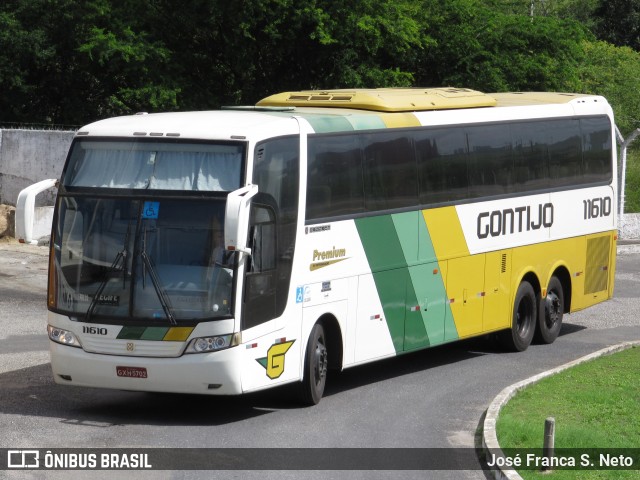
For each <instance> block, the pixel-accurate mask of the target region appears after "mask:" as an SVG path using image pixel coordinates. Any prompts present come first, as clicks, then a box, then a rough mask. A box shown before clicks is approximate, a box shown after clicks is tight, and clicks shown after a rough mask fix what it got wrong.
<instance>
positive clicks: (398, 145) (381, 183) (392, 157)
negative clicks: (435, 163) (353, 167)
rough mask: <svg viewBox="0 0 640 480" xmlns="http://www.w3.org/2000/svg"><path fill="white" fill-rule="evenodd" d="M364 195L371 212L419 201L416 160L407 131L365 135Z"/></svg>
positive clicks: (367, 208) (366, 206)
mask: <svg viewBox="0 0 640 480" xmlns="http://www.w3.org/2000/svg"><path fill="white" fill-rule="evenodd" d="M362 140H363V145H364V198H365V208H366V210H367V211H369V212H375V211H378V210H388V209H392V208H402V207H408V206H412V205H416V204H417V203H418V184H417V179H416V159H415V155H414V152H413V147H412V145H411V141H410V137H409V136H408V135H407V133H406V132H402V131H401V132H390V133H384V134H372V135H363V137H362Z"/></svg>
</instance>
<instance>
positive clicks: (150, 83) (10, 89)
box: [0, 0, 640, 128]
mask: <svg viewBox="0 0 640 480" xmlns="http://www.w3.org/2000/svg"><path fill="white" fill-rule="evenodd" d="M639 3H640V0H626V1H624V0H614V1H606V2H605V1H604V0H451V1H446V2H443V1H442V0H419V1H416V0H341V1H339V0H322V1H320V0H296V1H294V0H237V1H234V2H228V1H222V0H191V1H189V2H184V3H183V4H181V5H180V7H179V8H176V3H175V2H173V1H169V0H119V1H118V2H115V1H113V0H87V1H84V2H78V1H77V0H7V1H5V2H2V3H0V84H1V85H2V90H3V95H2V96H1V97H0V122H5V123H6V122H37V123H50V124H51V123H55V124H71V125H81V124H84V123H87V122H89V121H93V120H96V119H98V118H103V117H108V116H113V115H119V114H126V113H132V112H136V111H143V110H144V111H159V110H194V109H197V110H202V109H210V108H217V107H219V106H221V105H229V104H252V103H255V102H256V101H257V100H259V99H260V98H262V97H264V96H266V95H269V94H271V93H274V92H278V91H284V90H298V89H305V88H339V87H379V86H409V85H420V86H443V85H456V86H466V87H472V88H477V89H479V90H484V91H488V92H491V91H506V90H565V91H577V92H591V93H604V94H605V95H609V96H610V99H611V100H612V104H613V105H614V108H616V111H617V112H621V115H622V117H621V118H624V119H626V120H625V122H628V123H627V124H628V128H633V126H634V125H636V126H638V122H637V117H638V115H637V113H633V112H634V111H635V112H638V97H640V89H639V88H638V81H639V80H638V78H640V77H639V76H638V74H637V65H638V58H637V51H634V50H632V49H633V48H636V49H637V48H638V45H637V44H636V43H634V41H637V39H638V38H639V37H640V36H639V35H638V15H637V13H638V11H639V8H638V4H639ZM532 7H533V8H532ZM622 10H624V11H625V12H627V13H628V15H626V16H625V19H626V20H625V21H624V22H621V20H620V17H619V14H620V12H621V11H622ZM634 32H635V33H634ZM594 34H595V35H599V38H600V39H601V40H596V37H595V36H594ZM634 35H635V36H634ZM606 42H608V43H606ZM615 45H625V46H626V47H618V46H615ZM634 122H636V123H634Z"/></svg>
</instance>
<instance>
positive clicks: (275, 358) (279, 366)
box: [256, 340, 295, 380]
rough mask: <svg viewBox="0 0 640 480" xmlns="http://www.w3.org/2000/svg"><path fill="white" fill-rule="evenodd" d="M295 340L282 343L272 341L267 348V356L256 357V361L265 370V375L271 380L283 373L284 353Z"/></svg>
mask: <svg viewBox="0 0 640 480" xmlns="http://www.w3.org/2000/svg"><path fill="white" fill-rule="evenodd" d="M294 342H295V340H291V341H289V342H282V343H274V344H273V345H271V347H269V350H267V356H266V357H263V358H256V362H258V363H259V364H260V365H262V366H263V367H264V368H265V369H266V371H267V377H269V378H270V379H271V380H274V379H276V378H279V377H280V375H282V374H283V373H284V355H285V353H287V352H288V351H289V349H290V348H291V345H293V343H294Z"/></svg>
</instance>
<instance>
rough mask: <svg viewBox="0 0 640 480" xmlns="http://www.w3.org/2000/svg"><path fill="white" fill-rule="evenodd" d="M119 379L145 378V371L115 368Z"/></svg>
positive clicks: (137, 368)
mask: <svg viewBox="0 0 640 480" xmlns="http://www.w3.org/2000/svg"><path fill="white" fill-rule="evenodd" d="M116 373H117V374H118V376H119V377H128V378H147V369H146V368H144V367H116Z"/></svg>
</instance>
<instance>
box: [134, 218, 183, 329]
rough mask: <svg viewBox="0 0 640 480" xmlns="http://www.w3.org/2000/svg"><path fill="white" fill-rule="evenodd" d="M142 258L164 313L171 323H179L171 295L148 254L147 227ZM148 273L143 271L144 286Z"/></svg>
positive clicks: (143, 240)
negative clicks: (161, 281) (170, 298)
mask: <svg viewBox="0 0 640 480" xmlns="http://www.w3.org/2000/svg"><path fill="white" fill-rule="evenodd" d="M140 256H141V257H142V260H143V262H144V266H145V267H146V268H147V269H148V270H149V277H151V283H152V284H153V288H154V289H155V291H156V295H158V299H159V300H160V305H162V310H164V314H165V315H166V316H167V318H168V319H169V323H171V325H177V324H178V322H176V318H175V317H174V315H173V307H172V306H171V301H170V300H169V296H168V295H167V292H165V290H164V288H162V284H161V283H160V279H159V278H158V274H157V273H156V269H155V268H154V266H153V263H152V262H151V257H149V255H148V254H147V229H146V228H145V231H144V238H143V239H142V253H140ZM145 277H146V274H145V273H144V272H143V273H142V282H143V288H144V278H145Z"/></svg>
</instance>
